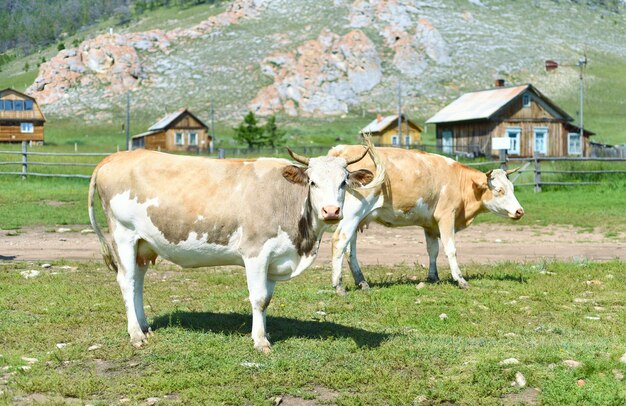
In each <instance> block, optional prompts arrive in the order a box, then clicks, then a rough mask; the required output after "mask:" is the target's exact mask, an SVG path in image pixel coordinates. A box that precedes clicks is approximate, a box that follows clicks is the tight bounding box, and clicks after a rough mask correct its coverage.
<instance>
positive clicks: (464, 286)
mask: <svg viewBox="0 0 626 406" xmlns="http://www.w3.org/2000/svg"><path fill="white" fill-rule="evenodd" d="M458 283H459V288H461V289H467V288H469V283H467V281H466V280H464V279H461V280H460V281H459V282H458Z"/></svg>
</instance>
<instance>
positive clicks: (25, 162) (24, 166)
mask: <svg viewBox="0 0 626 406" xmlns="http://www.w3.org/2000/svg"><path fill="white" fill-rule="evenodd" d="M27 146H28V144H27V142H26V141H22V179H26V175H27V174H28V153H27V152H26V147H27Z"/></svg>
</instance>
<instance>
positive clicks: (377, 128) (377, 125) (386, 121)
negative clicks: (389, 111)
mask: <svg viewBox="0 0 626 406" xmlns="http://www.w3.org/2000/svg"><path fill="white" fill-rule="evenodd" d="M397 121H398V115H397V114H394V115H391V116H385V117H382V118H381V120H380V121H378V118H375V119H374V121H372V122H371V123H369V124H368V125H366V126H365V127H364V128H363V129H362V130H361V132H362V133H378V132H381V131H382V130H384V129H385V128H387V126H388V125H390V124H391V123H393V122H397Z"/></svg>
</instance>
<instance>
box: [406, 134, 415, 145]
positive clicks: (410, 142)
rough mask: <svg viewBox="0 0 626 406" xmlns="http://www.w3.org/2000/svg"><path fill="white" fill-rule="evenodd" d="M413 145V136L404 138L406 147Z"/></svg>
mask: <svg viewBox="0 0 626 406" xmlns="http://www.w3.org/2000/svg"><path fill="white" fill-rule="evenodd" d="M412 143H413V137H411V135H405V136H404V145H411V144H412Z"/></svg>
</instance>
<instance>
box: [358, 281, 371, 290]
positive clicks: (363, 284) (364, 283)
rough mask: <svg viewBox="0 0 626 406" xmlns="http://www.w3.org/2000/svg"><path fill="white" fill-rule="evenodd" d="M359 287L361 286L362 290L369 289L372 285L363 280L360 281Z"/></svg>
mask: <svg viewBox="0 0 626 406" xmlns="http://www.w3.org/2000/svg"><path fill="white" fill-rule="evenodd" d="M359 288H361V289H362V290H369V289H370V285H369V284H368V283H367V282H366V281H362V282H360V283H359Z"/></svg>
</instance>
